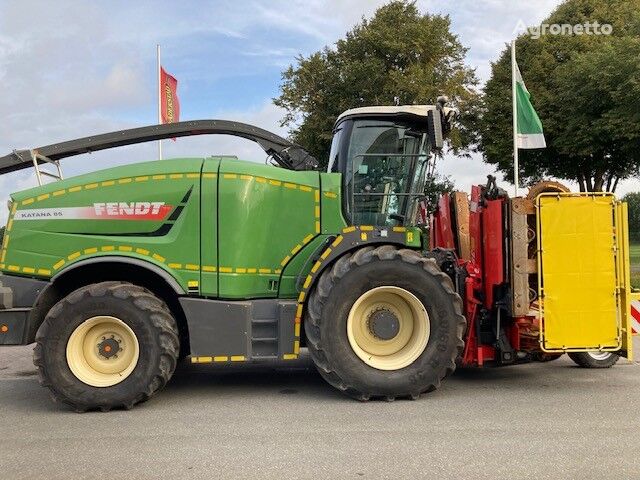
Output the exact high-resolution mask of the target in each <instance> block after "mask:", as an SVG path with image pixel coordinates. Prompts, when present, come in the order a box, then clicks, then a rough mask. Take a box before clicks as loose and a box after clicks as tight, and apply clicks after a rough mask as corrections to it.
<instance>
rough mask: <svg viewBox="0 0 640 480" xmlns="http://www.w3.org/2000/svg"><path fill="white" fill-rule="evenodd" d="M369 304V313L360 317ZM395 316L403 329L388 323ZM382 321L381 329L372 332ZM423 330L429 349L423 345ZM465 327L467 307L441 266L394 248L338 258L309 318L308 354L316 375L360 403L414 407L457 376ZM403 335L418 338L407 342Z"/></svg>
mask: <svg viewBox="0 0 640 480" xmlns="http://www.w3.org/2000/svg"><path fill="white" fill-rule="evenodd" d="M378 293H379V294H380V295H382V296H380V295H378ZM372 295H378V296H377V297H375V296H374V297H371V296H372ZM385 295H386V296H388V295H391V297H390V298H387V297H385ZM414 299H415V301H414ZM367 301H368V302H370V303H369V306H368V310H367V308H365V309H364V310H362V302H367ZM409 310H410V311H411V312H413V313H411V314H410V313H406V312H408V311H409ZM390 311H392V312H395V316H396V317H397V319H398V322H396V323H398V324H399V326H398V325H397V324H396V323H394V322H395V321H392V322H391V323H388V319H389V316H388V312H390ZM363 312H364V313H363ZM367 312H368V314H367ZM381 312H383V313H381ZM403 312H405V313H403ZM421 312H422V313H421ZM374 315H376V316H375V317H374ZM385 316H386V317H385ZM354 318H356V319H358V318H360V325H361V327H360V331H358V330H357V329H356V330H354V329H353V325H352V324H353V322H354V321H355V320H354ZM363 321H364V322H365V323H362V322H363ZM378 321H380V322H381V323H380V325H381V328H378V327H371V325H372V323H371V322H373V323H375V322H378ZM385 322H387V323H385ZM362 325H366V326H367V328H369V329H370V331H369V332H366V331H364V330H365V328H364V327H362ZM390 325H391V327H390ZM403 325H405V326H403ZM406 325H409V327H406ZM425 326H426V327H427V331H426V337H427V340H426V341H424V339H422V337H421V335H422V334H423V332H425ZM465 327H466V320H465V317H464V316H463V315H462V300H461V299H460V297H459V296H458V294H457V293H456V292H455V290H454V288H453V283H452V282H451V279H450V278H449V277H448V276H447V275H446V274H445V273H443V272H442V271H441V270H440V269H439V268H438V266H437V265H436V262H435V261H434V260H433V259H428V258H425V257H423V256H421V255H420V254H419V253H418V252H416V251H414V250H408V249H404V250H398V249H397V248H396V247H394V246H391V245H385V246H381V247H378V248H374V247H365V248H362V249H360V250H357V251H356V252H354V253H347V254H345V255H344V256H342V257H341V258H339V259H338V260H337V261H336V262H335V263H334V265H333V266H332V267H331V268H328V269H327V270H326V271H325V272H323V273H322V275H321V276H320V278H319V279H318V281H317V284H316V286H315V288H314V290H313V291H312V293H311V296H310V297H309V303H308V306H307V309H306V314H305V333H306V337H307V346H308V348H309V352H310V354H311V357H312V359H313V361H314V363H315V365H316V367H317V369H318V371H319V372H320V374H321V375H322V377H323V378H324V379H325V380H326V381H327V382H329V383H330V384H331V385H333V386H334V387H336V388H337V389H339V390H340V391H342V392H344V393H346V394H347V395H349V396H351V397H353V398H356V399H358V400H362V401H364V400H369V399H370V398H384V399H386V400H393V399H395V398H397V397H409V398H412V399H415V398H418V397H419V396H420V394H421V393H423V392H427V391H432V390H435V389H436V388H438V387H439V386H440V382H441V381H442V379H444V378H445V377H446V376H448V375H450V374H451V373H453V371H454V370H455V367H456V363H455V362H456V359H457V358H458V356H459V355H461V353H462V349H463V347H464V342H463V340H462V338H463V334H464V331H465ZM376 328H378V329H376ZM389 328H391V330H389ZM394 328H395V330H394ZM403 328H408V329H409V330H410V331H411V332H414V330H415V331H417V332H418V335H413V333H411V334H406V335H405V334H403V331H404V330H403ZM374 330H375V333H374ZM354 332H355V334H354ZM405 333H406V332H405ZM394 335H395V336H394ZM389 337H391V338H389ZM405 338H406V339H407V340H406V343H402V342H404V339H405ZM363 339H364V340H363ZM396 339H398V340H396ZM354 342H355V343H354ZM394 342H400V343H398V344H396V345H395V346H394ZM386 348H389V349H391V351H392V353H388V352H387V351H385V349H386ZM363 350H364V351H365V352H366V353H368V354H370V356H369V357H367V356H366V353H365V354H363ZM363 355H364V356H363Z"/></svg>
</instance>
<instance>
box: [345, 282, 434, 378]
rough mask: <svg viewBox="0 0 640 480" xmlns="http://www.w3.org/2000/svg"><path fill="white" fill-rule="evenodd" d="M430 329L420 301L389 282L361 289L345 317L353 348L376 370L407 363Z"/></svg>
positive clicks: (417, 352) (423, 345) (417, 353)
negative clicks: (362, 290) (369, 288)
mask: <svg viewBox="0 0 640 480" xmlns="http://www.w3.org/2000/svg"><path fill="white" fill-rule="evenodd" d="M430 330H431V324H430V321H429V315H428V313H427V311H426V309H425V307H424V305H423V304H422V302H421V301H420V300H419V299H418V298H417V297H416V296H415V295H414V294H412V293H411V292H409V291H408V290H405V289H403V288H400V287H395V286H391V285H389V286H381V287H376V288H373V289H371V290H368V291H366V292H364V293H363V294H362V295H361V296H360V297H359V298H358V299H357V300H356V301H355V303H354V304H353V306H352V307H351V310H350V311H349V316H348V318H347V337H348V340H349V344H350V345H351V348H352V349H353V352H354V353H355V354H356V355H357V356H358V357H359V358H360V360H362V361H363V362H364V363H366V364H367V365H369V366H370V367H373V368H376V369H378V370H400V369H401V368H404V367H407V366H408V365H411V364H412V363H413V362H414V361H415V360H416V359H417V358H418V357H419V356H420V355H421V354H422V352H424V350H425V348H426V346H427V343H428V341H429V335H430Z"/></svg>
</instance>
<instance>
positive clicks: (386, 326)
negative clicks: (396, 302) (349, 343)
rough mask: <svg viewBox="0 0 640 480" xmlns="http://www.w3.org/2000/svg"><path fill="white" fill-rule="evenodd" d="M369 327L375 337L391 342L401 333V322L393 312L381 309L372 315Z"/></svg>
mask: <svg viewBox="0 0 640 480" xmlns="http://www.w3.org/2000/svg"><path fill="white" fill-rule="evenodd" d="M368 327H369V331H370V332H371V334H372V335H373V336H374V337H376V338H379V339H380V340H391V339H392V338H395V337H396V336H397V335H398V333H400V320H398V317H396V316H395V315H394V314H393V312H391V311H389V310H387V309H381V310H377V311H375V312H373V313H372V314H371V316H370V317H369V321H368Z"/></svg>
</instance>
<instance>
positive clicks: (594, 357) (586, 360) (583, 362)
mask: <svg viewBox="0 0 640 480" xmlns="http://www.w3.org/2000/svg"><path fill="white" fill-rule="evenodd" d="M569 358H570V359H571V360H573V361H574V362H575V363H576V365H578V366H579V367H582V368H611V367H613V366H614V365H615V364H616V363H618V360H620V356H619V355H616V354H615V353H611V352H598V351H597V350H594V351H593V352H571V353H569Z"/></svg>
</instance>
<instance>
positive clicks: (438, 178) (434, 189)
mask: <svg viewBox="0 0 640 480" xmlns="http://www.w3.org/2000/svg"><path fill="white" fill-rule="evenodd" d="M454 189H455V186H454V184H453V182H452V181H451V179H450V178H449V177H446V176H444V175H435V176H434V177H429V178H427V182H426V183H425V186H424V195H425V197H426V204H427V212H428V213H429V214H432V213H434V212H435V209H436V206H437V205H438V199H439V198H440V195H442V194H443V193H451V192H453V190H454Z"/></svg>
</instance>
